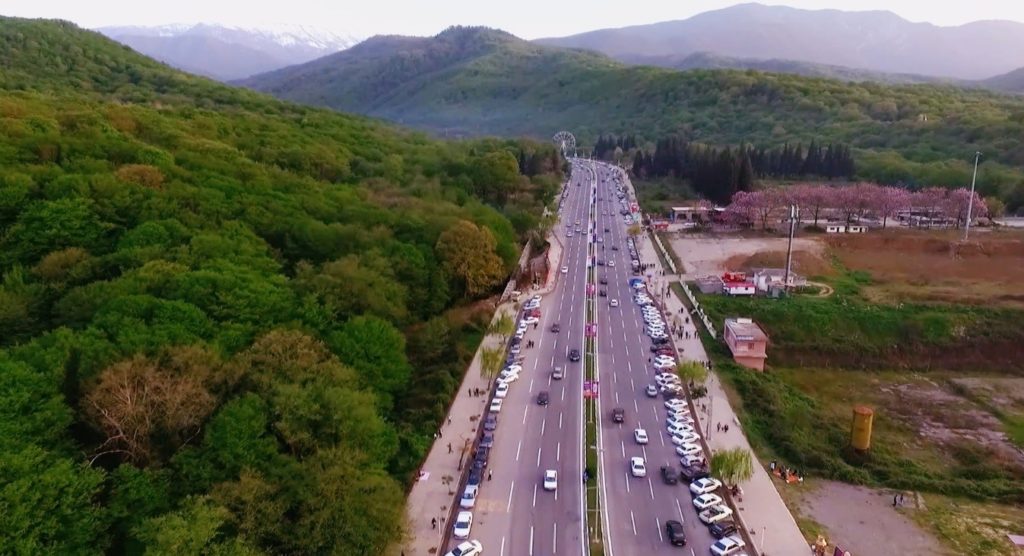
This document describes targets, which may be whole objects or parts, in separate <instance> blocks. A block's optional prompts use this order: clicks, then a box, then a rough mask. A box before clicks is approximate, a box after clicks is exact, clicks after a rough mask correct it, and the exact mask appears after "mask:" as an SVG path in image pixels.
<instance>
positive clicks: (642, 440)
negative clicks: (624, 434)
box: [633, 429, 648, 444]
mask: <svg viewBox="0 0 1024 556" xmlns="http://www.w3.org/2000/svg"><path fill="white" fill-rule="evenodd" d="M633 438H634V439H635V440H636V443H637V444H647V441H648V438H647V431H646V430H644V429H636V430H634V431H633Z"/></svg>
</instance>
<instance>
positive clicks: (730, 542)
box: [711, 535, 747, 556]
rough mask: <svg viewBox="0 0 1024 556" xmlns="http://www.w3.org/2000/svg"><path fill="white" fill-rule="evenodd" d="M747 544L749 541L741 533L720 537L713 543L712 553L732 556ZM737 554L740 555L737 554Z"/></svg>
mask: <svg viewBox="0 0 1024 556" xmlns="http://www.w3.org/2000/svg"><path fill="white" fill-rule="evenodd" d="M746 545H747V543H746V542H745V541H744V540H743V539H742V538H740V536H739V535H734V536H731V537H725V538H723V539H718V541H717V542H716V543H715V544H713V545H711V554H713V555H714V556H731V555H733V554H736V553H737V552H739V551H740V550H742V549H743V547H744V546H746ZM736 556H739V555H738V554H737V555H736Z"/></svg>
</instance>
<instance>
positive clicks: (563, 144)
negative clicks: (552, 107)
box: [551, 131, 576, 156]
mask: <svg viewBox="0 0 1024 556" xmlns="http://www.w3.org/2000/svg"><path fill="white" fill-rule="evenodd" d="M551 140H552V141H553V142H554V143H555V146H556V147H558V148H559V149H562V154H563V155H564V156H569V155H570V153H571V154H573V155H575V154H576V137H575V136H573V134H572V133H569V132H568V131H559V132H558V133H556V134H555V136H554V137H552V138H551Z"/></svg>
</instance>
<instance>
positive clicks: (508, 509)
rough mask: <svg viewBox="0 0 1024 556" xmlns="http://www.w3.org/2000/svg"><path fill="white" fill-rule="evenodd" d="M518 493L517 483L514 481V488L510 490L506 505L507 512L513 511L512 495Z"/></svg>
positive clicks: (511, 487)
mask: <svg viewBox="0 0 1024 556" xmlns="http://www.w3.org/2000/svg"><path fill="white" fill-rule="evenodd" d="M515 491H516V481H515V480H514V479H513V480H512V486H510V487H509V488H508V504H505V511H506V512H508V511H511V510H512V493H513V492H515Z"/></svg>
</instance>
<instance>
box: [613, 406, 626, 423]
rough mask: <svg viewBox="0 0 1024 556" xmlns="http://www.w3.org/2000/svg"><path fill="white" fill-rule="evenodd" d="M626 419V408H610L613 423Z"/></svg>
mask: <svg viewBox="0 0 1024 556" xmlns="http://www.w3.org/2000/svg"><path fill="white" fill-rule="evenodd" d="M625 420H626V410H625V409H623V408H621V407H616V408H615V409H612V421H613V422H615V423H622V422H624V421H625Z"/></svg>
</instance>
